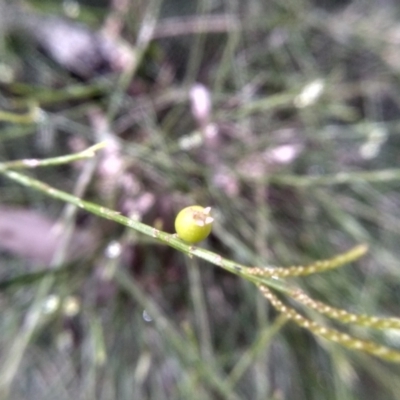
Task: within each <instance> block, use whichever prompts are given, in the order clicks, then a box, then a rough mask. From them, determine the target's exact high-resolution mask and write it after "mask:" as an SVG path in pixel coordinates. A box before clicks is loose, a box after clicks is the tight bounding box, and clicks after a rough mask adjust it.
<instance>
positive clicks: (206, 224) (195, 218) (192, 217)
mask: <svg viewBox="0 0 400 400" xmlns="http://www.w3.org/2000/svg"><path fill="white" fill-rule="evenodd" d="M210 212H211V207H206V208H203V207H201V206H190V207H186V208H184V209H183V210H181V211H180V212H179V213H178V215H177V216H176V219H175V230H176V233H177V234H178V237H179V238H180V239H182V240H184V241H185V242H187V243H198V242H201V241H202V240H204V239H205V238H206V237H207V236H208V235H209V234H210V232H211V229H212V223H213V221H214V218H213V217H211V215H210Z"/></svg>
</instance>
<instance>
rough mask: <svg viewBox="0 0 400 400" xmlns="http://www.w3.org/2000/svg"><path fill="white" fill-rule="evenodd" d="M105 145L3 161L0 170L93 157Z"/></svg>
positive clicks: (46, 165)
mask: <svg viewBox="0 0 400 400" xmlns="http://www.w3.org/2000/svg"><path fill="white" fill-rule="evenodd" d="M106 145H107V143H106V142H100V143H96V144H95V145H94V146H92V147H89V148H87V149H85V150H83V151H81V152H79V153H74V154H68V155H66V156H60V157H53V158H46V159H43V160H40V159H37V158H28V159H23V160H15V161H8V162H3V163H0V171H4V170H6V169H22V168H37V167H48V166H54V165H61V164H69V163H71V162H73V161H77V160H82V159H85V158H92V157H94V155H95V152H96V151H98V150H100V149H102V148H103V147H105V146H106Z"/></svg>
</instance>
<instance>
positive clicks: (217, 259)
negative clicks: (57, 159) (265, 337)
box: [0, 155, 292, 293]
mask: <svg viewBox="0 0 400 400" xmlns="http://www.w3.org/2000/svg"><path fill="white" fill-rule="evenodd" d="M75 156H76V155H75ZM73 159H76V158H73ZM0 173H1V174H3V175H4V176H6V177H7V178H9V179H11V180H13V181H15V182H18V183H20V184H21V185H23V186H26V187H29V188H31V189H34V190H37V191H39V192H42V193H45V194H46V195H48V196H50V197H52V198H55V199H58V200H62V201H65V202H67V203H70V204H74V205H75V206H77V207H79V208H81V209H83V210H86V211H88V212H90V213H92V214H95V215H98V216H100V217H102V218H105V219H108V220H112V221H114V222H117V223H119V224H122V225H125V226H127V227H129V228H132V229H135V230H136V231H138V232H140V233H143V234H144V235H147V236H150V237H152V238H154V239H157V240H158V241H160V242H163V243H165V244H167V245H168V246H171V247H173V248H175V249H176V250H179V251H181V252H183V253H186V254H187V255H189V256H194V257H198V258H201V259H203V260H206V261H208V262H210V263H211V264H214V265H217V266H218V267H221V268H223V269H225V270H227V271H229V272H231V273H233V274H235V275H238V276H241V277H242V278H245V279H247V280H249V281H251V282H253V283H262V284H264V285H267V286H269V287H271V288H273V289H275V290H278V291H280V292H284V293H290V292H291V290H292V289H291V288H290V286H289V285H288V284H287V283H286V282H284V281H282V280H280V279H275V278H267V277H258V276H253V275H251V274H248V273H247V272H246V269H248V267H247V266H245V265H241V264H238V263H236V262H234V261H231V260H228V259H225V258H223V257H221V256H220V255H219V254H216V253H213V252H212V251H209V250H205V249H202V248H200V247H196V246H191V245H188V244H187V243H185V242H183V241H182V240H180V239H178V237H177V236H176V235H173V234H170V233H167V232H163V231H160V230H158V229H156V228H153V227H151V226H149V225H146V224H143V223H141V222H139V221H135V220H133V219H130V218H127V217H124V216H122V215H120V214H119V213H118V212H116V211H114V210H111V209H109V208H106V207H102V206H99V205H97V204H94V203H91V202H89V201H85V200H82V199H80V198H79V197H76V196H73V195H71V194H69V193H66V192H63V191H62V190H58V189H55V188H54V187H51V186H49V185H47V184H46V183H44V182H41V181H39V180H37V179H34V178H31V177H29V176H27V175H24V174H21V173H19V172H16V171H12V170H9V169H1V168H0Z"/></svg>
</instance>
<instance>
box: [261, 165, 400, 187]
mask: <svg viewBox="0 0 400 400" xmlns="http://www.w3.org/2000/svg"><path fill="white" fill-rule="evenodd" d="M267 179H268V181H269V182H271V183H274V184H277V185H285V186H295V187H309V186H332V185H341V184H351V183H356V182H359V181H364V182H391V181H398V180H400V169H399V168H392V169H382V170H378V171H366V172H339V173H338V174H333V175H323V176H301V175H300V176H296V175H272V176H270V177H268V178H267Z"/></svg>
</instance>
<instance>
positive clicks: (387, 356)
mask: <svg viewBox="0 0 400 400" xmlns="http://www.w3.org/2000/svg"><path fill="white" fill-rule="evenodd" d="M259 288H260V290H261V293H262V294H263V295H264V297H265V298H267V299H268V300H269V301H270V302H271V304H272V305H273V306H274V308H275V309H276V310H277V311H279V312H280V313H282V314H283V315H285V316H286V317H287V318H289V319H291V320H293V321H294V322H295V323H296V324H297V325H299V326H301V327H302V328H305V329H307V330H309V331H310V332H312V333H313V334H314V335H316V336H320V337H322V338H324V339H327V340H330V341H332V342H335V343H338V344H340V345H342V346H344V347H346V348H348V349H351V350H358V351H363V352H365V353H370V354H373V355H374V356H376V357H379V358H382V359H383V360H387V361H391V362H396V363H400V351H398V350H395V349H391V348H390V347H386V346H383V345H381V344H378V343H375V342H372V341H370V340H362V339H358V338H355V337H353V336H351V335H349V334H347V333H343V332H340V331H338V330H336V329H333V328H328V327H325V326H323V325H320V324H318V323H317V322H315V321H311V320H309V319H307V318H305V317H304V316H303V315H301V314H299V313H298V312H297V311H296V310H294V309H293V308H291V307H289V306H287V305H286V304H284V303H283V302H282V301H281V300H279V299H278V297H277V296H276V295H275V294H273V293H272V292H271V290H269V289H268V288H267V287H266V286H264V285H259Z"/></svg>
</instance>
